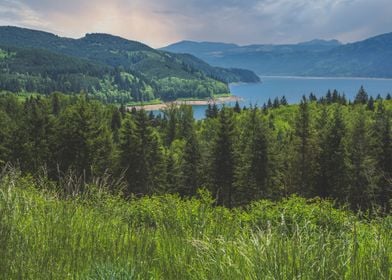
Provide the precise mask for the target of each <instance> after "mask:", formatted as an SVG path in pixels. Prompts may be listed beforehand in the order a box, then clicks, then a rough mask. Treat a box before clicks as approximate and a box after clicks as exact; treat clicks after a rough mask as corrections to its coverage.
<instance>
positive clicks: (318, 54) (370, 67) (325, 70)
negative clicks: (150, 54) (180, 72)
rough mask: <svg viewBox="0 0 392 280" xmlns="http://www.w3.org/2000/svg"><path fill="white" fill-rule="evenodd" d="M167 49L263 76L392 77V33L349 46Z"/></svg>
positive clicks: (319, 43)
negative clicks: (249, 70)
mask: <svg viewBox="0 0 392 280" xmlns="http://www.w3.org/2000/svg"><path fill="white" fill-rule="evenodd" d="M163 49H164V50H167V51H172V52H175V53H190V54H193V55H195V56H197V57H199V58H201V59H203V60H205V61H207V62H208V63H210V64H212V65H216V66H221V67H227V66H230V67H240V68H246V69H251V70H253V71H255V72H256V73H257V74H259V75H289V76H290V75H298V76H339V77H384V78H391V77H392V69H391V67H389V66H390V65H391V63H392V33H388V34H383V35H379V36H376V37H373V38H369V39H367V40H364V41H360V42H355V43H349V44H341V43H339V42H338V41H336V40H331V41H324V40H313V41H309V42H304V43H299V44H292V45H249V46H238V45H234V44H222V43H209V42H202V43H197V42H190V41H183V42H179V43H176V44H173V45H170V46H168V47H166V48H163Z"/></svg>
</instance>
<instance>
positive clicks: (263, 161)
mask: <svg viewBox="0 0 392 280" xmlns="http://www.w3.org/2000/svg"><path fill="white" fill-rule="evenodd" d="M237 145H239V147H238V148H237V149H238V152H237V156H236V157H237V158H238V159H239V162H238V164H237V165H236V172H235V186H236V191H237V193H236V197H237V199H236V200H237V201H239V199H241V202H242V203H247V202H250V201H252V200H256V199H260V198H265V197H267V196H268V187H267V182H268V164H269V160H268V140H267V133H266V127H265V126H264V124H263V122H262V119H261V116H260V115H259V111H258V110H257V109H256V108H253V109H252V110H250V112H249V114H247V115H246V119H245V121H244V129H243V131H242V133H241V135H240V139H239V141H238V144H237Z"/></svg>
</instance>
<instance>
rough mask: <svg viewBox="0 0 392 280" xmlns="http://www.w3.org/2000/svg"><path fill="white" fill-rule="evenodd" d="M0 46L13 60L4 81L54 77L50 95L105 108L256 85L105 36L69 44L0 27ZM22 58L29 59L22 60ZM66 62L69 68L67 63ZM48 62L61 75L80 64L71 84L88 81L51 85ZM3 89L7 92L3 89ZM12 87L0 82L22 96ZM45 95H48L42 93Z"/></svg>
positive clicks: (251, 77)
mask: <svg viewBox="0 0 392 280" xmlns="http://www.w3.org/2000/svg"><path fill="white" fill-rule="evenodd" d="M0 46H2V47H0V48H1V49H2V50H3V51H2V52H3V53H12V52H13V53H14V54H15V55H14V56H4V57H3V59H2V61H1V63H2V67H1V69H2V72H3V73H4V74H6V76H7V77H8V78H7V79H8V80H19V78H20V77H21V76H22V77H23V78H24V79H25V80H28V79H29V78H28V77H30V76H33V77H34V78H33V80H34V82H35V83H40V82H39V81H38V80H39V79H37V78H36V76H39V77H42V76H49V78H51V79H53V76H56V78H55V79H54V81H53V83H55V84H58V85H57V86H55V87H54V88H55V89H56V90H58V89H59V90H62V91H64V89H65V92H74V93H75V92H79V91H80V90H83V91H88V92H91V93H92V94H93V95H94V96H99V97H100V99H103V100H104V101H109V102H112V101H116V102H118V101H121V102H128V101H146V100H151V99H155V98H161V99H164V100H170V99H175V98H178V97H198V98H203V97H209V96H211V95H212V94H220V93H227V92H229V89H228V87H227V83H230V82H239V81H243V82H246V81H256V82H257V81H259V80H258V77H257V76H256V75H255V74H254V73H252V72H250V71H243V70H237V69H234V70H231V69H222V68H216V67H211V66H210V65H208V64H207V63H204V62H201V61H200V60H199V59H197V58H195V57H193V56H187V57H186V59H184V57H183V56H182V55H176V54H171V53H167V52H164V51H159V50H154V49H152V48H150V47H148V46H147V45H144V44H142V43H139V42H136V41H130V40H126V39H123V38H121V37H117V36H113V35H109V34H87V35H86V36H85V37H83V38H80V39H70V38H62V37H59V36H56V35H54V34H51V33H47V32H42V31H35V30H30V29H24V28H18V27H0ZM20 46H23V49H22V48H21V47H20ZM26 53H28V54H29V55H25V54H26ZM34 53H36V54H34ZM22 57H23V59H21V58H22ZM35 57H39V58H40V59H35ZM68 58H70V61H72V63H67V59H68ZM48 62H49V64H50V65H56V67H58V68H59V69H62V68H64V69H66V68H67V67H69V65H68V64H77V65H81V64H84V66H83V67H81V68H78V71H76V72H75V71H73V73H72V74H73V76H74V78H75V76H76V78H77V79H79V80H83V79H84V78H86V77H87V79H90V78H91V79H92V80H94V81H91V82H87V84H88V85H85V86H72V87H67V86H65V85H64V84H65V83H66V82H69V83H71V84H74V82H73V80H72V79H71V81H70V80H69V79H68V78H69V75H68V74H70V73H68V74H67V75H66V76H62V77H61V81H60V80H58V79H57V78H58V73H57V70H55V69H51V71H49V72H48V69H46V68H47V66H46V64H47V63H48ZM64 63H65V64H66V65H63V64H64ZM19 64H21V65H19ZM85 66H89V67H92V68H94V67H98V68H99V70H98V72H99V73H98V74H97V73H95V74H94V75H91V73H90V72H96V71H95V70H92V69H90V68H89V67H87V68H89V69H88V70H86V67H85ZM27 70H29V71H27ZM52 70H53V71H52ZM18 71H21V72H18ZM42 71H44V72H45V73H42ZM59 71H60V72H61V70H59ZM53 72H56V73H55V74H54V73H53ZM96 74H97V75H96ZM27 76H28V77H27ZM26 77H27V78H26ZM5 83H6V84H7V86H4V84H5ZM13 83H14V82H12V83H11V86H9V82H7V81H5V78H4V77H3V78H2V83H1V84H3V86H2V89H7V90H11V91H14V92H15V91H18V90H20V89H22V90H25V91H28V89H27V88H26V87H24V86H23V85H24V84H25V82H22V83H21V84H22V86H19V87H15V86H13V85H12V84H13ZM28 83H30V82H28ZM42 86H43V87H45V85H39V86H37V87H34V90H36V91H39V92H41V89H40V88H41V87H42ZM50 91H51V89H46V90H45V92H50Z"/></svg>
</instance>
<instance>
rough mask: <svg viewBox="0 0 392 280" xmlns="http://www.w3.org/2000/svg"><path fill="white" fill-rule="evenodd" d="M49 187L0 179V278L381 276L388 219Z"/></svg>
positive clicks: (319, 205)
mask: <svg viewBox="0 0 392 280" xmlns="http://www.w3.org/2000/svg"><path fill="white" fill-rule="evenodd" d="M55 189H56V187H55V186H54V184H52V183H50V182H49V181H45V180H37V179H33V178H31V177H22V176H20V175H19V174H17V173H15V172H14V173H9V172H8V173H4V174H3V175H1V181H0V255H1V257H0V279H391V261H392V250H391V248H392V247H391V246H392V238H391V235H390V233H391V230H392V218H391V216H386V217H378V218H373V219H364V218H359V217H358V216H357V215H355V214H353V213H351V212H350V211H348V210H343V209H336V208H334V207H333V204H332V203H330V202H328V201H320V200H312V201H309V200H305V199H302V198H298V197H291V198H289V199H285V200H282V201H280V202H271V201H267V200H264V201H258V202H255V203H253V204H252V205H250V206H249V207H247V208H244V209H231V210H229V209H226V208H222V207H215V206H214V205H213V200H212V199H211V197H210V196H209V194H208V193H207V192H203V191H201V192H200V194H199V197H198V198H194V199H187V200H184V199H180V198H179V197H177V196H175V195H163V196H152V197H144V198H138V199H131V200H128V201H126V200H124V199H122V198H121V197H119V196H114V195H110V194H108V192H107V191H106V190H105V189H104V187H102V186H97V185H90V186H86V187H85V190H84V192H83V194H76V193H74V194H72V195H71V194H68V195H64V193H62V192H59V191H56V190H55Z"/></svg>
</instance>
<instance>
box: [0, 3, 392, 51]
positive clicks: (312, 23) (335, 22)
mask: <svg viewBox="0 0 392 280" xmlns="http://www.w3.org/2000/svg"><path fill="white" fill-rule="evenodd" d="M391 14H392V2H391V1H390V0H372V1H368V0H247V1H243V0H215V1H214V0H187V1H184V0H148V1H146V0H111V1H107V0H94V1H91V0H67V1H62V0H13V1H12V0H0V24H2V25H19V26H26V27H33V28H38V29H45V30H49V31H53V32H55V33H58V34H60V35H63V36H71V37H80V36H83V35H84V33H87V32H106V33H112V34H116V35H120V36H123V37H126V38H129V39H134V40H140V41H143V42H146V43H148V44H151V45H153V46H156V47H157V46H163V45H165V44H168V43H171V42H174V41H178V40H182V39H191V40H199V41H223V42H235V43H240V44H250V43H290V42H298V41H305V40H311V39H314V38H323V39H333V38H337V39H339V40H342V41H354V40H358V39H363V38H365V37H369V36H372V35H376V34H380V33H384V32H389V31H391V30H389V28H390V26H392V17H391V16H390V15H391Z"/></svg>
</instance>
